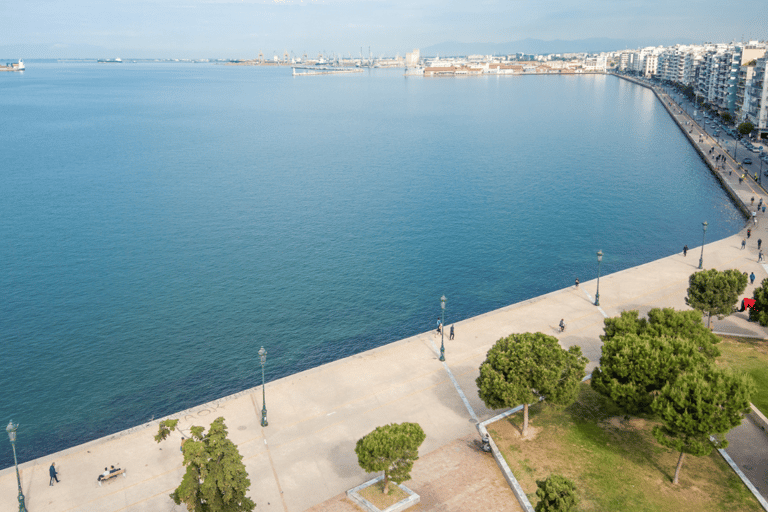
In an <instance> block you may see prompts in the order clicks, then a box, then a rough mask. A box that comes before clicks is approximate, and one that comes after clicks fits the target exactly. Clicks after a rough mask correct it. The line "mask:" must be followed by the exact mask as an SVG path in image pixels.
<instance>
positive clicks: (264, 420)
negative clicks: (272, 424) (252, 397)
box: [259, 347, 269, 427]
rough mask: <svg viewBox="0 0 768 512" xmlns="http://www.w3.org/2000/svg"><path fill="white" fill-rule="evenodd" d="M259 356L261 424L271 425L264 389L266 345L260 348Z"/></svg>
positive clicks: (264, 425)
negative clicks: (268, 420)
mask: <svg viewBox="0 0 768 512" xmlns="http://www.w3.org/2000/svg"><path fill="white" fill-rule="evenodd" d="M259 358H260V359H261V426H262V427H266V426H268V425H269V423H268V422H267V394H266V391H264V363H266V362H267V351H266V350H264V347H261V348H260V349H259Z"/></svg>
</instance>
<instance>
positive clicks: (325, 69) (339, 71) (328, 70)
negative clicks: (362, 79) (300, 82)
mask: <svg viewBox="0 0 768 512" xmlns="http://www.w3.org/2000/svg"><path fill="white" fill-rule="evenodd" d="M292 67H293V76H309V75H343V74H347V73H362V72H363V69H361V68H339V67H333V66H292ZM297 69H299V70H303V71H298V72H297V71H296V70H297Z"/></svg>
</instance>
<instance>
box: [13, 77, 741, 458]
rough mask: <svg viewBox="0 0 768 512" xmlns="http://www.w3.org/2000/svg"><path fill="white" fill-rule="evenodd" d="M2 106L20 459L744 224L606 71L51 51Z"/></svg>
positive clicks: (637, 96)
mask: <svg viewBox="0 0 768 512" xmlns="http://www.w3.org/2000/svg"><path fill="white" fill-rule="evenodd" d="M0 112H1V114H0V150H1V153H2V154H1V155H0V179H1V181H0V342H1V346H0V357H1V358H2V371H0V397H1V398H0V421H3V422H7V421H8V420H9V419H11V418H13V420H14V421H16V422H18V423H20V424H21V426H20V428H19V434H18V443H17V445H18V446H17V448H18V454H19V457H20V460H29V459H32V458H35V457H39V456H42V455H45V454H47V453H50V452H53V451H56V450H60V449H63V448H66V447H69V446H73V445H76V444H79V443H82V442H84V441H87V440H90V439H94V438H97V437H100V436H103V435H106V434H109V433H112V432H115V431H118V430H122V429H125V428H128V427H131V426H134V425H137V424H140V423H143V422H145V421H148V420H149V419H150V418H152V417H161V416H164V415H167V414H170V413H173V412H176V411H179V410H182V409H184V408H187V407H190V406H193V405H196V404H199V403H203V402H206V401H209V400H212V399H215V398H218V397H221V396H224V395H228V394H231V393H234V392H237V391H240V390H243V389H246V388H248V387H251V386H255V385H257V384H259V383H260V381H261V375H260V369H259V363H258V356H257V354H256V352H257V351H258V349H259V347H260V346H261V345H263V346H264V347H265V348H266V349H267V350H268V352H269V355H268V360H267V366H266V375H267V380H272V379H276V378H279V377H282V376H285V375H289V374H292V373H295V372H298V371H301V370H304V369H307V368H311V367H314V366H317V365H320V364H323V363H326V362H328V361H332V360H335V359H339V358H342V357H345V356H349V355H351V354H354V353H357V352H360V351H364V350H367V349H370V348H373V347H377V346H380V345H383V344H386V343H389V342H392V341H395V340H398V339H401V338H403V337H406V336H410V335H413V334H417V333H420V332H423V331H426V330H429V329H432V328H434V322H435V319H436V318H437V316H438V314H439V311H440V303H439V297H440V296H441V295H442V294H445V295H446V296H447V297H448V303H447V309H446V311H447V315H446V323H451V322H455V321H458V320H461V319H465V318H467V317H471V316H474V315H477V314H479V313H483V312H486V311H490V310H493V309H496V308H498V307H501V306H504V305H507V304H510V303H514V302H518V301H520V300H523V299H527V298H530V297H534V296H537V295H540V294H543V293H547V292H550V291H552V290H556V289H559V288H563V287H565V286H568V285H571V284H572V283H573V280H574V278H576V277H579V278H580V279H581V280H582V281H586V280H588V279H592V278H594V277H595V276H596V273H597V265H596V256H595V253H596V252H597V250H598V249H602V250H603V252H604V253H605V257H604V260H603V266H602V271H603V274H604V275H605V274H607V273H612V272H616V271H618V270H621V269H625V268H627V267H632V266H635V265H638V264H641V263H645V262H648V261H651V260H654V259H657V258H661V257H664V256H668V255H670V254H672V253H675V252H679V251H681V250H682V247H683V244H686V243H687V244H688V245H689V246H691V247H694V246H696V247H697V246H699V245H700V243H701V222H702V221H704V220H706V221H708V222H709V230H708V231H707V240H708V241H714V240H718V239H721V238H723V237H726V236H728V235H730V234H732V233H734V232H735V231H736V230H738V229H739V228H740V227H741V226H742V225H743V220H742V218H741V216H740V214H738V213H737V211H736V210H735V208H734V207H733V205H732V204H731V203H730V202H729V200H728V198H727V196H726V194H725V193H724V192H723V191H722V190H721V189H720V187H719V186H718V184H717V183H716V181H715V179H714V178H713V177H712V176H711V175H710V173H709V172H708V170H707V169H706V167H705V166H704V164H703V163H702V162H701V160H700V158H699V156H698V155H697V154H696V153H695V152H694V151H693V149H692V148H691V147H690V146H689V145H688V143H687V142H686V141H685V139H684V137H683V135H682V134H681V133H680V131H679V130H678V128H677V127H676V126H675V125H674V124H673V122H672V121H671V120H670V118H669V116H668V115H667V113H666V112H665V110H664V109H663V107H662V106H661V105H660V104H659V103H658V102H657V101H656V99H655V98H654V96H653V94H652V93H651V92H650V91H648V90H646V89H644V88H641V87H638V86H635V85H633V84H630V83H627V82H624V81H620V80H619V79H617V78H614V77H610V76H581V77H577V76H570V77H555V76H527V77H478V78H467V79H423V78H414V77H408V78H404V77H403V72H402V70H397V71H389V70H374V71H372V72H365V73H362V74H357V75H347V76H314V77H292V76H291V71H290V69H286V68H279V69H274V68H259V67H229V66H214V65H203V64H197V65H193V64H129V63H125V64H121V65H120V64H101V65H99V64H95V63H93V64H33V65H30V66H29V69H28V70H27V71H26V72H24V73H23V74H18V73H1V74H0ZM555 317H557V318H559V314H558V313H557V312H553V318H555ZM553 321H554V320H553ZM447 350H448V353H449V354H450V347H448V349H447ZM267 398H268V397H267ZM3 425H5V424H3ZM3 437H5V436H4V435H3ZM11 464H12V455H11V449H10V443H8V442H7V439H6V440H4V441H3V440H0V467H6V466H9V465H11Z"/></svg>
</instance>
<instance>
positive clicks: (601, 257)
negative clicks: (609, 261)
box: [595, 250, 603, 306]
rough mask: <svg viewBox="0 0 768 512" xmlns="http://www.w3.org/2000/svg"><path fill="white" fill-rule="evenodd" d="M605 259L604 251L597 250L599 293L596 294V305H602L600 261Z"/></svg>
mask: <svg viewBox="0 0 768 512" xmlns="http://www.w3.org/2000/svg"><path fill="white" fill-rule="evenodd" d="M601 261H603V251H602V250H600V251H597V293H596V294H595V306H599V305H600V262H601Z"/></svg>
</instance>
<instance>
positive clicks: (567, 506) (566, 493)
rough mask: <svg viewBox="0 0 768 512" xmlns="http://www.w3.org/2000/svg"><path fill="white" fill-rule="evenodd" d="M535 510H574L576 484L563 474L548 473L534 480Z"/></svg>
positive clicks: (542, 511) (556, 511) (565, 511)
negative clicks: (536, 499) (535, 487)
mask: <svg viewBox="0 0 768 512" xmlns="http://www.w3.org/2000/svg"><path fill="white" fill-rule="evenodd" d="M536 485H537V486H538V489H536V496H537V497H538V498H539V502H538V503H537V504H536V512H571V511H574V510H576V505H578V499H577V497H576V485H574V483H573V482H572V481H570V480H568V479H567V478H565V477H564V476H560V475H549V476H548V477H547V479H546V480H539V481H538V482H536Z"/></svg>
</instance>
